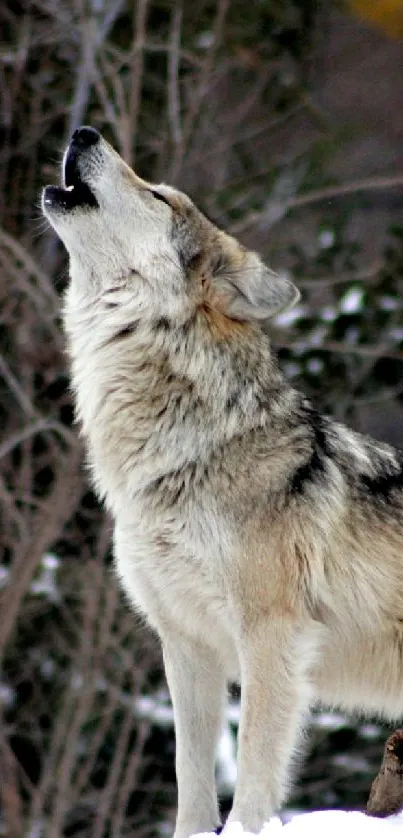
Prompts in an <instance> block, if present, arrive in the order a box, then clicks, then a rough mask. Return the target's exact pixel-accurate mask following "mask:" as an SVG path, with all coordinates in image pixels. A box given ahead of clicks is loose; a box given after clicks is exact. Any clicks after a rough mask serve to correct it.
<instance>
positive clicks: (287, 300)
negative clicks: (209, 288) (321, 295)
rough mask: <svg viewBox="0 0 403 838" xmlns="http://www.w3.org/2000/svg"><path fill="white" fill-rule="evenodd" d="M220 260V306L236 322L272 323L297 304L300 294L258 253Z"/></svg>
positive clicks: (216, 279)
mask: <svg viewBox="0 0 403 838" xmlns="http://www.w3.org/2000/svg"><path fill="white" fill-rule="evenodd" d="M242 256H243V258H242V259H239V260H236V261H235V262H234V261H232V260H231V261H229V260H227V259H225V258H223V259H222V260H220V261H219V263H218V264H217V266H216V268H215V269H213V275H212V285H213V288H214V289H215V291H216V292H217V300H218V304H219V307H220V308H221V309H222V310H223V311H224V313H225V314H227V315H228V317H231V318H233V319H234V320H259V321H263V320H269V319H270V318H271V317H274V316H275V315H276V314H279V312H280V311H284V309H286V308H289V307H290V306H292V305H294V303H296V302H297V300H298V299H299V296H300V295H299V291H298V289H297V288H296V287H295V285H294V284H293V283H292V282H290V280H289V279H286V277H284V276H278V275H277V274H275V273H274V272H273V271H271V270H270V269H269V268H267V267H266V265H264V264H263V262H262V261H261V259H260V258H259V256H258V255H257V254H256V253H243V254H242Z"/></svg>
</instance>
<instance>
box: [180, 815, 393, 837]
mask: <svg viewBox="0 0 403 838" xmlns="http://www.w3.org/2000/svg"><path fill="white" fill-rule="evenodd" d="M221 834H222V836H223V838H253V836H255V835H256V834H257V833H252V832H246V831H245V830H244V829H243V828H242V826H241V824H240V823H230V824H228V826H226V827H225V828H224V829H223V831H222V833H221ZM326 834H327V835H328V836H329V838H332V836H335V838H336V836H341V835H342V836H343V838H357V836H360V838H361V836H362V838H394V836H396V838H397V836H398V835H403V813H401V814H399V815H392V816H391V817H389V818H384V819H381V818H372V817H370V816H369V815H365V814H363V812H343V811H341V810H328V811H323V812H308V813H306V814H304V815H296V816H295V817H293V818H292V819H291V820H290V821H289V822H288V823H286V824H282V823H281V821H280V820H279V818H271V820H270V821H269V823H266V824H265V826H264V827H263V829H262V831H261V832H260V833H259V838H282V837H283V836H284V838H324V836H325V835H326ZM214 836H215V833H214V832H203V833H198V835H197V836H193V838H214Z"/></svg>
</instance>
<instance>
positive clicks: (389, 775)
mask: <svg viewBox="0 0 403 838" xmlns="http://www.w3.org/2000/svg"><path fill="white" fill-rule="evenodd" d="M402 809H403V730H396V731H395V732H394V733H392V735H391V736H389V739H388V740H387V742H386V745H385V751H384V754H383V760H382V765H381V767H380V771H379V774H378V776H377V777H375V780H374V782H373V783H372V786H371V791H370V795H369V798H368V803H367V812H368V814H369V815H373V816H375V817H377V818H386V817H387V816H388V815H394V814H396V813H397V812H400V811H401V810H402Z"/></svg>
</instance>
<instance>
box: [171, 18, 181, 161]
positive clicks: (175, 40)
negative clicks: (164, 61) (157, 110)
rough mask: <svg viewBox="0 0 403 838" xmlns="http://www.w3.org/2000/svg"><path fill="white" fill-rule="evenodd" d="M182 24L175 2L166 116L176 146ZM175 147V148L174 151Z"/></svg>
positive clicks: (179, 112) (179, 109)
mask: <svg viewBox="0 0 403 838" xmlns="http://www.w3.org/2000/svg"><path fill="white" fill-rule="evenodd" d="M181 26H182V4H181V3H179V2H178V3H177V4H176V5H175V7H174V9H173V11H172V15H171V32H170V39H169V45H170V46H169V58H168V118H169V123H170V126H171V134H172V140H173V142H174V145H175V146H176V147H179V146H180V145H181V142H182V126H181V107H180V93H179V64H180V37H181ZM176 151H177V149H175V153H176Z"/></svg>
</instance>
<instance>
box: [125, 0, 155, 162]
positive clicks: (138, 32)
mask: <svg viewBox="0 0 403 838" xmlns="http://www.w3.org/2000/svg"><path fill="white" fill-rule="evenodd" d="M148 5H149V0H137V3H136V7H135V8H136V13H135V38H134V44H133V57H132V64H131V74H130V100H129V108H128V113H127V117H126V125H125V128H126V130H125V131H124V134H123V143H122V154H123V157H124V158H125V160H126V162H127V163H129V164H130V165H131V166H132V165H133V164H134V160H135V154H136V140H137V123H138V116H139V110H140V96H141V86H142V83H143V68H144V44H145V39H146V20H147V12H148Z"/></svg>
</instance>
